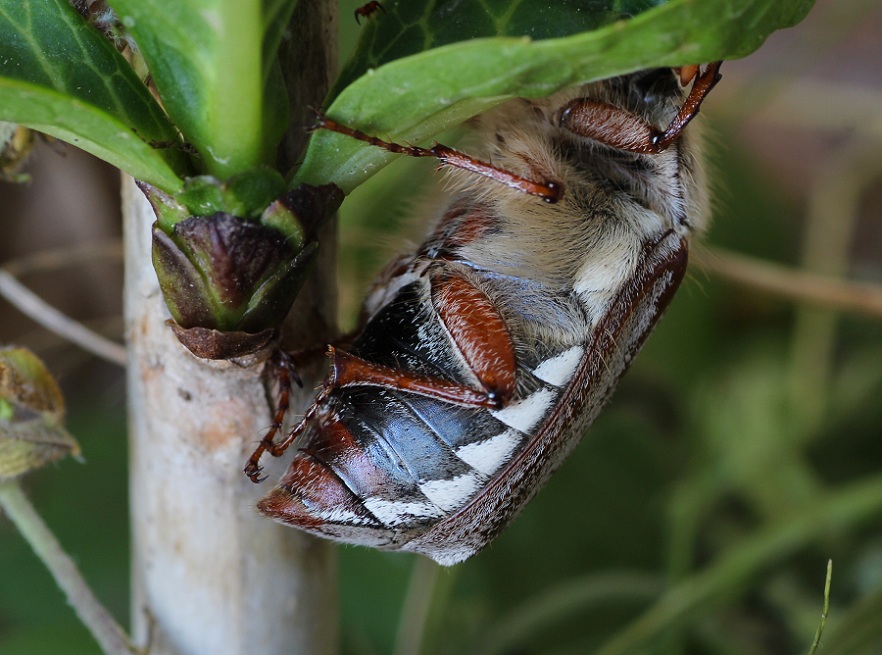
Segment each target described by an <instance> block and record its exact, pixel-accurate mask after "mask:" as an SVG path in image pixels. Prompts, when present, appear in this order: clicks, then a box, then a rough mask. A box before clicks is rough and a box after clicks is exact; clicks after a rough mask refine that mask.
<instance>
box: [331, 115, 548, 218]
mask: <svg viewBox="0 0 882 655" xmlns="http://www.w3.org/2000/svg"><path fill="white" fill-rule="evenodd" d="M313 129H324V130H330V131H331V132H337V133H338V134H344V135H346V136H349V137H352V138H353V139H358V140H359V141H364V142H365V143H369V144H371V145H372V146H377V147H378V148H383V149H384V150H388V151H389V152H394V153H396V154H400V155H409V156H411V157H434V158H436V159H437V160H438V161H440V162H441V165H442V166H452V167H454V168H461V169H463V170H466V171H471V172H472V173H477V174H478V175H483V176H484V177H489V178H490V179H491V180H496V181H497V182H501V183H502V184H505V185H506V186H509V187H511V188H512V189H516V190H518V191H522V192H524V193H528V194H530V195H533V196H539V197H540V198H542V199H543V200H544V201H545V202H548V203H555V202H557V201H558V200H560V199H561V197H562V196H563V187H562V186H561V184H560V182H557V181H555V180H541V181H536V180H528V179H527V178H525V177H521V176H519V175H515V174H514V173H511V172H509V171H506V170H504V169H502V168H497V167H496V166H494V165H493V164H488V163H487V162H483V161H481V160H479V159H475V158H474V157H472V156H470V155H467V154H465V153H463V152H460V151H459V150H454V149H453V148H450V147H448V146H445V145H442V144H440V143H435V145H433V146H432V147H431V148H419V147H417V146H403V145H401V144H399V143H394V142H392V141H383V140H382V139H378V138H377V137H375V136H371V135H370V134H365V133H364V132H361V131H360V130H356V129H353V128H351V127H347V126H346V125H342V124H340V123H337V122H336V121H333V120H331V119H330V118H328V117H326V116H323V115H322V114H318V116H317V120H316V124H315V126H314V128H313Z"/></svg>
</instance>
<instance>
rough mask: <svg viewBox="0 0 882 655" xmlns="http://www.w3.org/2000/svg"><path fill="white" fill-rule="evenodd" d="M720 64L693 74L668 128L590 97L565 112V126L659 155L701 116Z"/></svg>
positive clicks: (614, 144) (619, 145)
mask: <svg viewBox="0 0 882 655" xmlns="http://www.w3.org/2000/svg"><path fill="white" fill-rule="evenodd" d="M720 64H722V62H720V61H717V62H714V63H712V64H708V65H707V67H705V69H704V72H697V71H696V72H695V73H694V74H693V75H694V81H693V83H692V89H691V90H690V91H689V95H688V96H686V99H685V100H684V101H683V104H682V105H681V106H680V110H679V111H678V112H677V115H676V116H674V119H673V120H672V121H671V124H670V125H668V127H667V129H665V130H664V131H662V130H659V129H658V128H656V127H654V126H653V125H650V124H649V123H647V122H646V121H645V120H644V119H643V118H640V117H639V116H635V115H634V114H632V113H631V112H629V111H627V110H625V109H622V108H621V107H618V106H616V105H613V104H611V103H608V102H603V101H600V100H591V99H590V98H577V99H576V100H573V101H571V102H570V103H569V104H568V105H567V106H566V107H565V108H564V110H563V113H562V114H561V119H560V122H561V126H562V127H565V128H567V129H568V130H570V131H571V132H573V133H575V134H578V135H580V136H585V137H588V138H591V139H595V140H596V141H600V142H601V143H605V144H607V145H609V146H612V147H613V148H619V149H620V150H627V151H630V152H636V153H640V154H646V155H655V154H658V153H660V152H662V151H664V150H665V149H667V147H668V146H670V145H671V144H672V143H673V142H674V141H676V140H677V137H679V136H680V134H681V133H682V132H683V130H684V129H685V127H686V126H687V125H688V124H689V122H690V121H691V120H692V119H693V118H695V117H696V116H697V115H698V111H699V109H700V108H701V103H702V102H704V99H705V97H707V94H708V93H709V92H710V90H711V89H712V88H714V85H716V83H717V82H719V81H720V72H719V71H720ZM687 74H688V73H687Z"/></svg>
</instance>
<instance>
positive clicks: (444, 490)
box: [420, 473, 485, 512]
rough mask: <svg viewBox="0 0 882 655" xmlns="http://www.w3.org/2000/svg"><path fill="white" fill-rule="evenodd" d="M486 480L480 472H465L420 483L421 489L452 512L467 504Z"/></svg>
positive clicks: (439, 504)
mask: <svg viewBox="0 0 882 655" xmlns="http://www.w3.org/2000/svg"><path fill="white" fill-rule="evenodd" d="M484 481H485V479H484V477H483V476H482V475H479V474H478V473H464V474H463V475H458V476H456V477H455V478H451V479H449V480H430V481H429V482H424V483H422V484H421V485H420V491H422V492H423V493H424V494H425V495H426V498H428V499H429V500H431V501H432V502H433V503H435V504H436V505H437V506H438V507H440V508H441V509H443V510H444V511H445V512H450V511H452V510H455V509H459V508H460V507H462V506H463V505H465V504H466V502H467V501H468V500H469V499H470V498H471V497H472V496H474V494H475V492H476V491H477V490H478V489H480V488H481V485H482V484H483V483H484Z"/></svg>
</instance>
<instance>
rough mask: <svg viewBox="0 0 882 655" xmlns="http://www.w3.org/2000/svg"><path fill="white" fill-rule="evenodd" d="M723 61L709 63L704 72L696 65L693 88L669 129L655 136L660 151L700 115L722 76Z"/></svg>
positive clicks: (654, 142) (693, 74)
mask: <svg viewBox="0 0 882 655" xmlns="http://www.w3.org/2000/svg"><path fill="white" fill-rule="evenodd" d="M722 63H723V62H721V61H715V62H713V63H711V64H708V65H707V67H705V69H704V72H703V73H702V72H699V70H698V68H697V67H696V69H695V72H693V73H692V76H693V77H694V79H695V81H694V82H693V83H692V89H691V90H690V91H689V95H688V96H686V100H685V101H684V102H683V105H682V106H681V107H680V111H678V112H677V115H676V116H675V117H674V120H673V121H671V124H670V125H668V129H666V130H665V131H664V132H662V133H660V134H657V135H656V136H655V137H654V138H653V145H655V146H656V147H657V148H658V150H659V152H660V151H662V150H664V149H665V148H667V147H668V146H669V145H671V144H672V143H673V142H674V141H675V140H676V139H677V137H679V136H680V133H681V132H683V129H684V128H685V127H686V126H687V125H688V124H689V121H691V120H692V119H693V118H695V117H696V116H697V115H698V111H699V109H700V108H701V103H702V102H704V99H705V98H706V97H707V94H708V93H710V90H711V89H713V88H714V86H716V84H717V82H719V81H720V79H721V77H722V76H721V75H720V66H721V65H722ZM687 68H691V67H688V66H687V67H684V68H682V69H681V70H680V72H681V76H682V74H683V71H684V70H686V69H687Z"/></svg>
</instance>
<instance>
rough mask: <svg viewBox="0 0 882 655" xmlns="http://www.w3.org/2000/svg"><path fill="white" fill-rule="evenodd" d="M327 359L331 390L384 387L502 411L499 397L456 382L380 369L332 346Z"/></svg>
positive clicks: (383, 367)
mask: <svg viewBox="0 0 882 655" xmlns="http://www.w3.org/2000/svg"><path fill="white" fill-rule="evenodd" d="M328 356H329V357H330V358H331V362H332V364H331V366H332V368H331V377H330V383H329V385H328V386H329V387H330V388H334V389H340V388H343V387H359V386H366V387H385V388H387V389H398V390H401V391H409V392H411V393H416V394H419V395H421V396H428V397H430V398H436V399H438V400H444V401H447V402H449V403H454V404H456V405H466V406H469V407H486V408H489V409H499V406H500V404H499V400H498V398H496V397H495V396H496V395H497V394H493V393H488V392H487V391H484V390H478V389H472V388H471V387H467V386H464V385H462V384H457V383H456V382H448V381H447V380H441V379H438V378H429V377H422V376H419V375H415V374H414V373H410V372H409V371H403V370H401V369H397V368H391V367H388V366H381V365H380V364H375V363H373V362H369V361H367V360H364V359H361V358H360V357H356V356H355V355H351V354H349V353H348V352H346V351H344V350H337V349H336V348H334V347H333V346H331V347H330V348H329V352H328Z"/></svg>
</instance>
